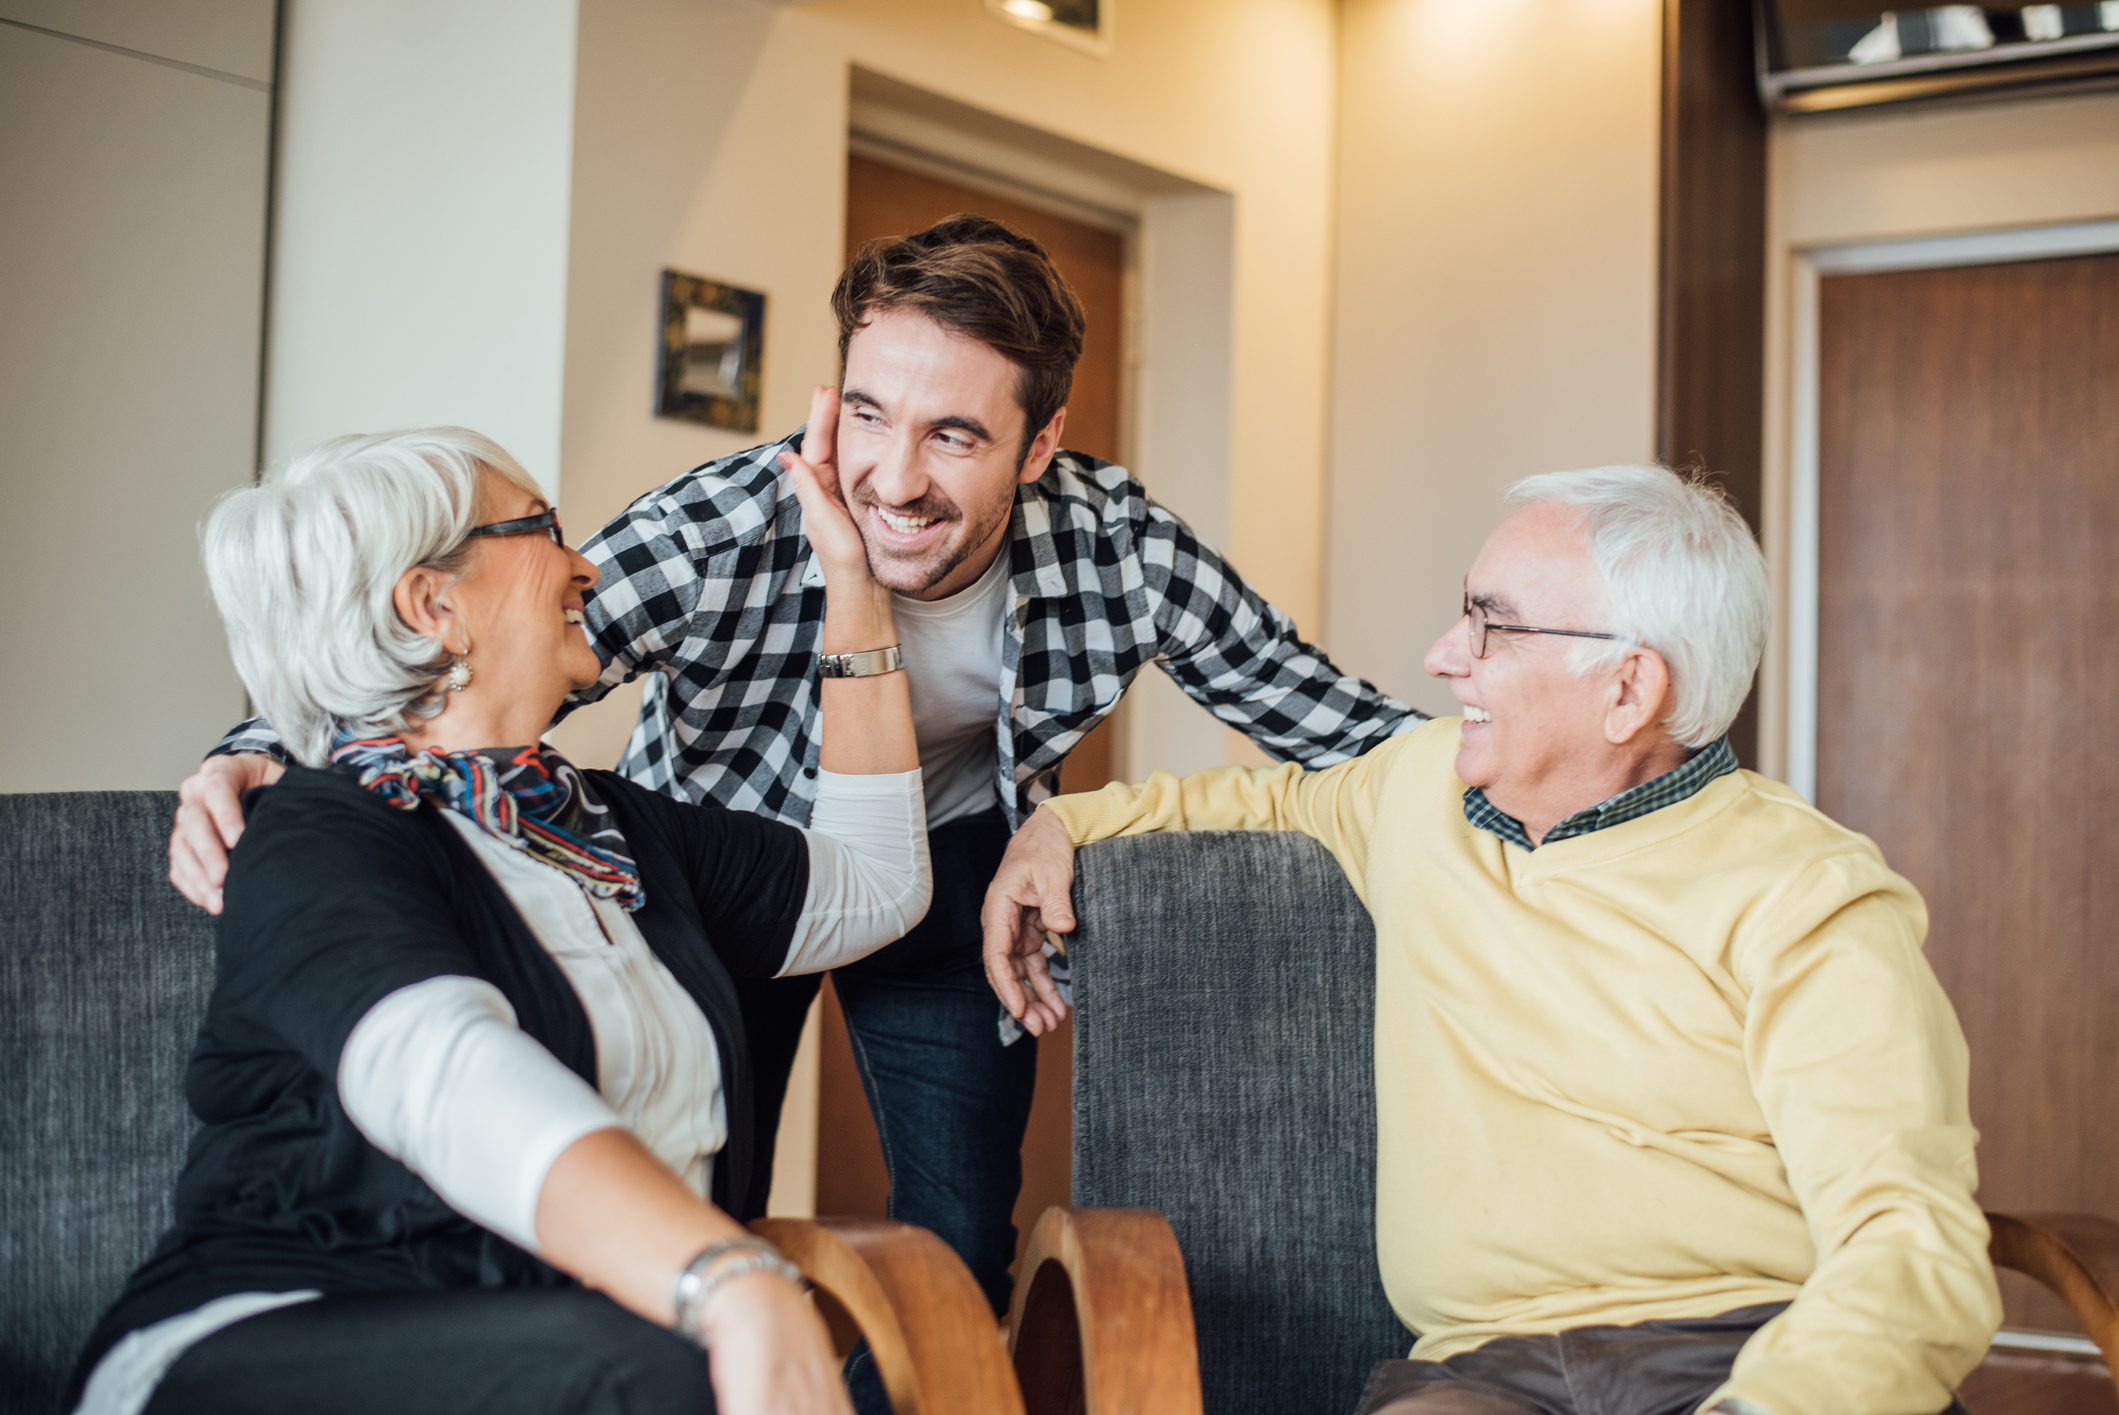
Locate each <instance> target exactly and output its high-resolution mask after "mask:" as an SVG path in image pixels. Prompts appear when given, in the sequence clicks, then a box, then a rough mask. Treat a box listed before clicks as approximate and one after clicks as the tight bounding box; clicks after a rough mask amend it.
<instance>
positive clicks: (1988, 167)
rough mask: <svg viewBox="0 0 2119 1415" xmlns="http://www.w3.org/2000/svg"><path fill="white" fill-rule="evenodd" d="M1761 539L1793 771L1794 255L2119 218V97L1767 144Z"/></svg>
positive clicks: (1778, 768) (1806, 124)
mask: <svg viewBox="0 0 2119 1415" xmlns="http://www.w3.org/2000/svg"><path fill="white" fill-rule="evenodd" d="M1768 160H1769V176H1768V181H1769V187H1768V244H1767V261H1768V264H1767V272H1766V273H1767V331H1766V333H1767V355H1766V449H1765V450H1766V460H1765V467H1766V488H1765V489H1766V498H1765V499H1766V518H1765V543H1766V554H1767V559H1768V562H1769V564H1770V565H1771V566H1772V570H1773V574H1774V582H1775V590H1776V596H1777V602H1778V605H1779V610H1778V612H1777V613H1776V615H1775V632H1774V638H1773V641H1772V643H1771V644H1769V645H1768V647H1767V650H1766V662H1765V666H1764V671H1763V672H1762V674H1761V677H1760V685H1761V690H1762V691H1761V693H1760V706H1761V714H1760V733H1759V747H1760V758H1761V766H1762V769H1763V770H1764V771H1765V772H1766V773H1767V774H1768V775H1772V776H1779V775H1781V774H1782V773H1783V772H1784V771H1785V770H1786V768H1787V765H1788V758H1787V741H1788V739H1787V732H1788V711H1787V709H1788V688H1789V672H1788V635H1787V633H1786V615H1787V606H1788V576H1789V550H1790V539H1791V537H1790V514H1789V513H1790V507H1789V490H1790V454H1791V437H1790V431H1791V418H1792V399H1791V395H1792V391H1793V378H1794V375H1795V367H1794V359H1795V349H1794V340H1793V338H1792V334H1793V328H1794V319H1795V308H1794V302H1795V299H1796V298H1797V292H1798V282H1797V280H1796V279H1795V271H1796V262H1797V259H1798V257H1799V255H1800V253H1802V252H1804V251H1808V250H1815V249H1819V248H1822V247H1829V246H1834V245H1844V244H1853V243H1859V242H1868V241H1881V240H1891V239H1898V238H1915V237H1923V236H1941V235H1953V234H1962V233H1967V232H1977V231H1998V230H2006V229H2009V228H2014V227H2025V226H2041V225H2053V224H2059V223H2065V222H2075V221H2094V220H2109V219H2112V218H2119V95H2115V94H2099V95H2093V96H2085V97H2074V98H2038V99H2027V100H2018V101H2014V102H2009V103H1987V104H1977V105H1970V106H1966V107H1960V108H1936V109H1928V110H1924V111H1923V110H1913V111H1910V112H1880V113H1859V112H1856V113H1849V114H1835V115H1826V116H1819V117H1808V118H1800V119H1787V120H1782V121H1779V122H1777V123H1776V124H1775V125H1774V128H1773V131H1772V135H1771V138H1770V140H1769V148H1768Z"/></svg>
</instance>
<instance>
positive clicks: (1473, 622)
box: [1464, 595, 1626, 658]
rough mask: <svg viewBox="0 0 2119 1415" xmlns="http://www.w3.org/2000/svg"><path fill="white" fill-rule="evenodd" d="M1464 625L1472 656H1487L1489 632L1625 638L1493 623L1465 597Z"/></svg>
mask: <svg viewBox="0 0 2119 1415" xmlns="http://www.w3.org/2000/svg"><path fill="white" fill-rule="evenodd" d="M1464 626H1465V629H1466V630H1467V631H1468V632H1469V633H1470V635H1471V641H1472V657H1473V658H1484V657H1486V636H1487V635H1488V634H1560V635H1563V636H1565V637H1566V638H1570V639H1623V638H1625V637H1626V636H1625V635H1624V634H1592V633H1590V632H1588V631H1587V630H1585V629H1533V628H1532V627H1531V626H1530V625H1528V624H1493V623H1489V622H1488V621H1487V618H1486V610H1485V609H1484V608H1482V607H1481V606H1479V605H1477V604H1475V603H1473V602H1472V597H1471V596H1470V595H1466V596H1465V597H1464Z"/></svg>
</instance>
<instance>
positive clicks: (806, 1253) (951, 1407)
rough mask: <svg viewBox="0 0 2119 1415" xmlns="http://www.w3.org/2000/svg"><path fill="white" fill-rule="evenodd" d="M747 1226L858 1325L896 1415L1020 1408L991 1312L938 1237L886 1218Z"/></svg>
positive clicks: (980, 1414)
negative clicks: (780, 1253) (866, 1341)
mask: <svg viewBox="0 0 2119 1415" xmlns="http://www.w3.org/2000/svg"><path fill="white" fill-rule="evenodd" d="M751 1231H752V1232H753V1233H756V1234H757V1235H758V1236H759V1237H761V1238H764V1239H766V1240H767V1241H769V1242H771V1243H772V1244H774V1245H775V1246H777V1247H778V1248H779V1249H780V1251H781V1252H783V1253H785V1254H786V1255H787V1256H788V1258H789V1259H790V1260H791V1261H792V1262H793V1263H794V1264H795V1266H796V1267H798V1268H800V1269H802V1275H803V1276H804V1277H806V1278H808V1279H809V1280H810V1281H811V1282H812V1283H814V1284H815V1285H816V1286H817V1287H818V1288H819V1289H821V1290H822V1291H823V1292H824V1293H825V1294H826V1295H828V1296H829V1297H830V1298H831V1299H832V1301H834V1302H836V1303H837V1304H838V1305H839V1306H840V1307H842V1308H843V1309H845V1312H846V1315H847V1316H849V1317H851V1318H852V1320H853V1322H854V1324H855V1325H856V1326H858V1327H859V1328H860V1332H861V1335H862V1336H864V1337H866V1338H867V1340H868V1349H869V1352H870V1353H871V1354H872V1355H873V1356H874V1357H875V1362H876V1368H877V1370H878V1372H879V1373H880V1374H881V1376H882V1378H883V1389H884V1391H885V1392H886V1393H887V1394H888V1395H889V1396H890V1408H891V1410H892V1412H893V1415H1024V1412H1023V1400H1022V1396H1021V1395H1019V1394H1018V1393H1017V1391H1016V1384H1015V1374H1014V1372H1013V1371H1012V1370H1011V1369H1010V1368H1009V1364H1008V1358H1007V1355H1006V1353H1005V1351H1004V1350H1003V1349H1002V1346H1001V1340H1000V1331H999V1328H998V1327H997V1326H996V1325H995V1323H994V1320H993V1310H992V1308H990V1307H988V1306H987V1305H986V1297H985V1294H984V1293H982V1292H980V1291H979V1287H978V1283H977V1282H976V1281H974V1280H973V1279H972V1276H971V1273H970V1270H969V1269H967V1268H966V1267H965V1266H964V1264H963V1262H962V1260H961V1259H959V1258H958V1257H957V1255H956V1254H955V1253H952V1252H951V1251H950V1250H949V1247H948V1245H947V1244H945V1243H943V1242H942V1240H941V1239H939V1238H937V1237H935V1236H934V1235H933V1234H932V1233H929V1232H928V1231H927V1230H926V1229H924V1228H914V1227H912V1226H911V1225H909V1224H903V1223H891V1222H889V1221H887V1220H884V1219H857V1218H831V1219H792V1218H761V1219H759V1220H757V1221H756V1222H755V1223H753V1224H752V1225H751Z"/></svg>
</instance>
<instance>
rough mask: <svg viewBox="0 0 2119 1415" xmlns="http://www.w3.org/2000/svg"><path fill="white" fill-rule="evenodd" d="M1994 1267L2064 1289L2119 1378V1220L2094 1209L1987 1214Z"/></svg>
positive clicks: (2064, 1295)
mask: <svg viewBox="0 0 2119 1415" xmlns="http://www.w3.org/2000/svg"><path fill="white" fill-rule="evenodd" d="M1987 1223H1988V1225H1989V1227H1991V1228H1992V1229H1993V1232H1994V1236H1993V1239H1992V1241H1991V1242H1990V1243H1989V1244H1988V1245H1987V1251H1988V1254H1989V1256H1991V1257H1992V1258H1993V1260H1994V1266H1995V1267H1998V1268H2009V1269H2011V1270H2013V1271H2015V1272H2020V1273H2023V1274H2025V1275H2027V1276H2029V1277H2031V1278H2033V1279H2035V1280H2036V1281H2038V1282H2039V1283H2041V1284H2043V1285H2044V1286H2046V1287H2049V1288H2051V1289H2052V1290H2053V1291H2054V1292H2057V1293H2058V1294H2060V1296H2061V1298H2062V1299H2063V1300H2065V1301H2066V1303H2067V1304H2068V1307H2069V1308H2070V1309H2071V1310H2072V1311H2073V1312H2074V1313H2075V1319H2076V1320H2077V1321H2079V1322H2081V1323H2082V1329H2083V1330H2084V1331H2086V1332H2088V1333H2089V1335H2090V1340H2092V1341H2094V1342H2096V1343H2097V1349H2098V1350H2099V1351H2100V1352H2102V1353H2103V1354H2104V1364H2105V1368H2106V1369H2107V1370H2109V1371H2110V1372H2111V1373H2112V1379H2113V1380H2114V1381H2115V1382H2119V1223H2113V1222H2112V1221H2111V1220H2110V1219H2107V1218H2098V1217H2097V1216H2096V1215H2094V1214H1996V1213H1990V1214H1988V1215H1987Z"/></svg>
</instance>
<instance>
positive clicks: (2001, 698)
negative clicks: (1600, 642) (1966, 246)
mask: <svg viewBox="0 0 2119 1415" xmlns="http://www.w3.org/2000/svg"><path fill="white" fill-rule="evenodd" d="M2114 244H2119V242H2115V243H2114ZM1816 295H1817V299H1816V305H1815V310H1816V322H1815V328H1814V335H1815V345H1814V347H1815V359H1816V362H1815V371H1816V389H1817V396H1816V402H1815V405H1814V408H1815V420H1816V421H1815V432H1816V436H1815V460H1814V483H1813V485H1814V493H1813V494H1814V501H1812V502H1811V503H1810V505H1811V507H1812V508H1813V509H1812V510H1811V513H1810V514H1811V516H1812V517H1813V518H1814V519H1813V520H1812V522H1811V526H1812V529H1811V531H1810V532H1809V534H1811V535H1814V541H1812V542H1811V544H1812V545H1813V546H1814V560H1813V561H1812V564H1814V571H1815V574H1814V581H1812V583H1814V586H1815V590H1814V594H1815V598H1814V600H1812V601H1811V602H1810V603H1809V604H1807V605H1805V604H1803V603H1802V602H1801V601H1802V599H1803V598H1804V595H1803V587H1804V582H1805V580H1806V578H1807V577H1806V575H1805V567H1804V565H1803V563H1802V562H1803V561H1804V560H1805V558H1806V557H1805V555H1804V554H1802V553H1801V551H1802V543H1803V539H1804V535H1805V529H1804V519H1805V518H1804V514H1803V508H1802V507H1800V506H1799V507H1798V514H1797V517H1796V520H1797V526H1796V531H1797V542H1798V554H1797V556H1796V561H1797V566H1796V572H1795V575H1794V577H1793V582H1792V586H1791V588H1793V589H1794V590H1796V591H1797V593H1796V594H1795V595H1793V596H1792V598H1794V599H1796V600H1797V605H1796V610H1797V612H1796V613H1795V614H1793V615H1791V630H1792V631H1793V635H1794V638H1795V640H1796V642H1797V645H1798V653H1799V654H1800V653H1801V652H1802V651H1804V650H1805V649H1806V648H1807V649H1808V650H1809V651H1810V652H1814V674H1815V676H1814V680H1813V681H1814V684H1815V697H1814V715H1812V716H1811V717H1810V724H1814V725H1811V726H1810V730H1811V731H1812V732H1814V739H1813V742H1814V758H1812V760H1814V772H1815V778H1814V796H1813V799H1815V800H1816V802H1817V804H1818V805H1819V807H1820V808H1822V809H1823V810H1824V811H1825V812H1826V813H1828V814H1829V815H1831V816H1833V817H1835V818H1836V819H1838V820H1841V821H1843V822H1845V823H1846V824H1847V825H1849V826H1851V827H1853V828H1854V829H1856V830H1859V831H1862V832H1863V833H1865V834H1867V835H1869V836H1870V837H1872V838H1873V839H1875V841H1876V842H1877V844H1878V845H1879V846H1881V847H1882V849H1883V852H1884V855H1885V857H1886V859H1888V860H1889V861H1890V863H1891V865H1892V866H1893V868H1895V869H1897V870H1898V871H1899V872H1900V873H1902V874H1904V875H1905V876H1906V877H1907V878H1908V879H1909V880H1911V881H1912V882H1913V884H1914V885H1915V887H1917V888H1918V889H1919V890H1920V892H1921V894H1922V896H1923V897H1924V898H1925V899H1926V900H1927V902H1928V907H1929V911H1930V927H1929V935H1928V945H1927V953H1928V957H1929V960H1930V961H1931V962H1932V964H1933V965H1934V967H1935V971H1936V973H1937V975H1938V976H1939V977H1940V978H1941V980H1942V983H1943V986H1944V988H1945V989H1946V990H1947V991H1948V993H1949V995H1950V997H1951V1000H1952V1001H1953V1002H1954V1003H1955V1005H1956V1008H1957V1011H1958V1015H1959V1017H1960V1019H1961V1020H1962V1022H1963V1025H1964V1030H1965V1035H1966V1038H1967V1040H1968V1041H1969V1043H1970V1046H1971V1057H1972V1076H1971V1088H1972V1113H1973V1120H1974V1122H1975V1123H1976V1124H1977V1125H1978V1127H1979V1131H1980V1147H1979V1170H1980V1200H1981V1202H1982V1203H1983V1204H1984V1205H1985V1206H1986V1207H1988V1208H1991V1209H1998V1210H2013V1211H2017V1212H2025V1211H2038V1210H2052V1209H2061V1210H2086V1211H2089V1212H2094V1213H2100V1214H2104V1215H2107V1216H2119V1163H2115V1161H2119V1139H2115V1138H2114V1135H2113V1131H2112V1127H2111V1125H2110V1118H2111V1116H2112V1115H2113V1113H2114V1112H2115V1110H2119V1027H2115V1026H2114V1025H2113V1019H2114V1018H2115V1017H2119V949H2114V948H2113V946H2112V940H2113V938H2114V934H2115V930H2119V828H2115V827H2119V758H2115V757H2114V756H2113V754H2112V752H2111V749H2110V743H2111V741H2112V739H2113V735H2114V732H2115V730H2119V653H2115V652H2114V650H2115V648H2119V254H2112V253H2103V254H2085V255H2079V256H2073V257H2067V258H2053V259H2015V260H2007V261H2002V262H1991V263H1983V264H1969V263H1957V264H1949V265H1945V266H1943V267H1942V268H1914V269H1904V268H1901V269H1891V268H1884V269H1870V270H1860V269H1854V270H1848V271H1846V272H1845V273H1836V274H1835V273H1831V266H1830V264H1829V263H1827V264H1826V265H1825V267H1824V273H1823V274H1822V275H1821V277H1820V278H1818V281H1817V287H1816ZM1797 490H1798V493H1799V495H1798V501H1799V502H1800V501H1801V500H1802V499H1803V496H1802V493H1803V484H1802V472H1801V470H1800V469H1799V471H1798V486H1797ZM1809 615H1814V619H1808V616H1809ZM1806 619H1808V623H1809V624H1813V625H1814V638H1810V639H1809V640H1808V643H1807V645H1806V644H1805V643H1804V640H1805V639H1806V638H1807V637H1808V635H1807V633H1806V629H1805V621H1806ZM1802 677H1803V672H1802V665H1801V664H1800V663H1798V664H1796V665H1795V671H1794V672H1793V673H1792V674H1791V678H1792V679H1794V680H1796V681H1797V682H1798V683H1799V682H1800V680H1801V679H1802ZM1797 706H1798V704H1797V703H1796V702H1794V701H1791V721H1792V722H1795V721H1798V720H1799V715H1798V713H1797V712H1796V711H1795V709H1796V708H1797ZM1801 746H1802V744H1799V743H1798V742H1796V741H1795V740H1793V739H1792V738H1791V743H1790V761H1791V766H1792V767H1796V768H1798V769H1800V768H1802V767H1803V766H1804V761H1803V758H1804V752H1803V751H1802V750H1801ZM1797 778H1798V771H1791V780H1793V781H1794V784H1796V785H1797V786H1798V787H1799V788H1801V787H1803V786H1805V785H1806V784H1807V783H1805V782H1804V781H1802V780H1800V779H1797ZM2002 1283H2003V1294H2004V1298H2005V1300H2006V1303H2007V1315H2006V1317H2005V1319H2004V1321H2005V1324H2006V1325H2007V1326H2009V1327H2012V1328H2033V1329H2045V1330H2054V1331H2072V1330H2075V1329H2076V1327H2075V1323H2074V1321H2073V1319H2072V1317H2071V1316H2070V1315H2069V1313H2068V1311H2067V1309H2066V1308H2065V1306H2063V1305H2062V1304H2061V1303H2060V1301H2059V1300H2058V1299H2057V1298H2054V1297H2052V1296H2050V1295H2049V1294H2046V1293H2044V1292H2043V1291H2042V1290H2039V1289H2036V1288H2034V1287H2033V1286H2032V1285H2031V1284H2030V1283H2029V1282H2028V1280H2025V1279H2022V1278H2018V1277H2016V1276H2015V1275H2013V1274H2006V1273H2005V1274H2003V1275H2002Z"/></svg>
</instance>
